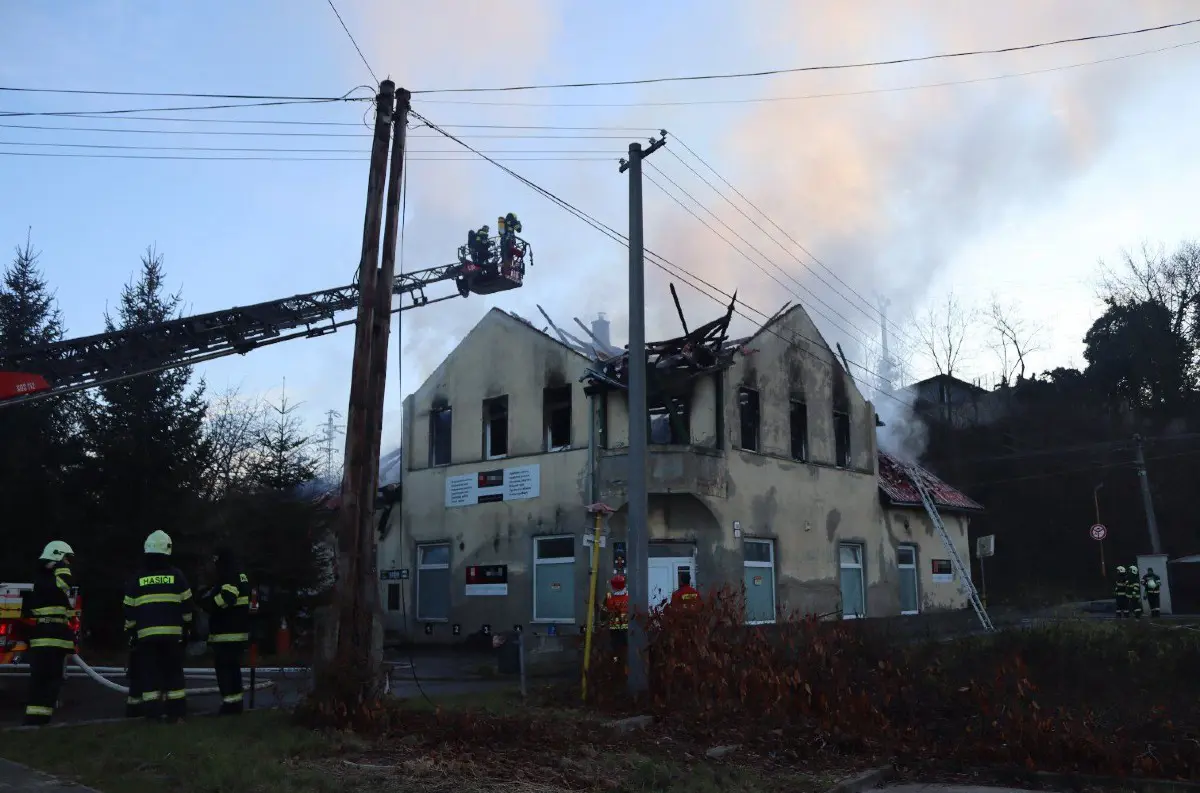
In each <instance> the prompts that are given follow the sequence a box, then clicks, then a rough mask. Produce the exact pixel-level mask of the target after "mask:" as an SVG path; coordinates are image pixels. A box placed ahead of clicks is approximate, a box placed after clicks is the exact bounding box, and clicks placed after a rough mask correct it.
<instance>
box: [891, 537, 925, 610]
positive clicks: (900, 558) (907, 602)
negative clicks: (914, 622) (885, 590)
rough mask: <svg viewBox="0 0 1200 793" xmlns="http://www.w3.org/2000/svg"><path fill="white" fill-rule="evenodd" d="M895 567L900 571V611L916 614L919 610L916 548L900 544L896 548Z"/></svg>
mask: <svg viewBox="0 0 1200 793" xmlns="http://www.w3.org/2000/svg"><path fill="white" fill-rule="evenodd" d="M896 567H897V569H898V570H899V573H900V613H901V614H916V613H918V612H919V611H920V610H921V607H920V602H921V601H920V591H919V590H918V589H917V549H916V548H914V547H913V546H911V545H901V546H900V547H899V548H897V549H896Z"/></svg>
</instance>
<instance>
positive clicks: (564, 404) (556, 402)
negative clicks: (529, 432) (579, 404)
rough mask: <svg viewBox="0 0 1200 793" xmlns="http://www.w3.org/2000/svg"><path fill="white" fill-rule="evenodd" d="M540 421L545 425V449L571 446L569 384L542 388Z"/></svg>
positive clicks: (558, 449)
mask: <svg viewBox="0 0 1200 793" xmlns="http://www.w3.org/2000/svg"><path fill="white" fill-rule="evenodd" d="M542 423H543V424H544V425H545V426H544V428H543V429H544V430H545V436H546V451H548V452H557V451H561V450H563V449H569V448H571V386H569V385H564V386H558V387H553V388H545V389H543V390H542Z"/></svg>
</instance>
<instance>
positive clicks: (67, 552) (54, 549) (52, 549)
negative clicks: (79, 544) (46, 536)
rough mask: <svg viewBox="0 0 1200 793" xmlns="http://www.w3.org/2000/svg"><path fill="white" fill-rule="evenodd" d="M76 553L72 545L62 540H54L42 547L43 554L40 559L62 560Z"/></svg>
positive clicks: (46, 560)
mask: <svg viewBox="0 0 1200 793" xmlns="http://www.w3.org/2000/svg"><path fill="white" fill-rule="evenodd" d="M74 555H75V551H73V550H71V546H70V545H67V544H66V543H65V542H63V541H62V540H54V541H53V542H48V543H46V547H45V548H43V549H42V555H41V556H39V557H38V559H39V560H40V561H43V562H61V561H62V560H63V559H65V558H66V557H68V556H74Z"/></svg>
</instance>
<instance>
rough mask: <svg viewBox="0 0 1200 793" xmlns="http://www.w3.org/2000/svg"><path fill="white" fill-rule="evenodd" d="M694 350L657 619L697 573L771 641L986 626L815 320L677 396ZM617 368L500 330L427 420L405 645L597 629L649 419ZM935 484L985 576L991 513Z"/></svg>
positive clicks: (458, 364)
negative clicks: (632, 414) (775, 631)
mask: <svg viewBox="0 0 1200 793" xmlns="http://www.w3.org/2000/svg"><path fill="white" fill-rule="evenodd" d="M681 341H682V342H683V343H682V344H681V346H680V350H681V352H680V354H679V355H670V356H668V355H667V354H666V353H664V354H663V356H662V357H661V358H659V359H658V360H659V361H660V363H659V364H657V365H655V366H652V369H653V371H652V373H651V394H652V398H651V404H650V415H649V416H648V417H647V420H648V422H649V430H650V446H649V459H648V462H647V484H648V490H649V510H650V511H649V526H648V529H649V536H650V554H649V555H650V560H649V571H648V584H649V588H650V592H651V599H652V601H658V600H661V599H664V598H667V597H669V596H670V594H671V592H672V591H673V590H674V589H675V588H677V586H678V582H679V580H680V576H681V573H682V572H683V571H685V570H686V571H687V572H688V573H689V574H690V576H691V578H692V580H693V582H694V583H695V584H696V585H697V586H698V587H699V588H700V589H701V590H702V591H703V590H706V589H711V588H715V587H720V586H725V585H730V586H742V585H744V586H745V592H746V600H747V615H746V616H747V621H748V622H754V623H764V622H771V621H774V620H775V619H777V616H778V615H779V614H781V613H785V612H788V611H793V610H794V611H800V612H804V613H815V614H820V615H824V616H830V617H838V616H840V617H843V618H857V617H863V616H866V617H874V616H891V615H899V614H917V613H920V612H922V611H935V610H945V609H957V608H962V607H964V606H965V596H964V595H963V594H962V592H961V591H960V588H959V584H960V583H961V582H959V581H958V577H957V573H956V572H955V571H954V570H953V567H952V566H951V565H950V561H949V553H948V552H947V550H946V547H945V544H944V543H943V541H942V539H941V537H940V535H939V534H938V533H937V532H935V531H934V529H933V526H932V524H931V523H930V521H929V518H928V516H927V515H926V514H925V512H924V510H923V508H922V507H921V503H920V499H919V497H918V496H916V492H917V491H916V490H915V488H912V486H911V482H909V481H908V480H907V479H906V478H905V477H907V476H908V475H909V473H908V470H907V469H905V468H904V467H903V466H902V465H901V464H900V463H899V462H898V461H896V460H894V459H892V458H890V457H888V456H887V455H883V456H881V455H880V453H879V451H878V449H877V448H876V443H875V431H876V430H875V427H876V416H875V410H874V408H873V406H872V405H871V403H870V402H868V401H867V400H866V399H864V398H863V396H862V395H861V394H860V393H859V391H858V389H857V387H856V385H855V382H854V380H853V379H852V378H851V377H850V376H849V375H848V374H847V373H846V372H845V371H844V370H843V368H842V366H841V365H840V364H839V363H838V361H837V359H836V358H835V356H834V355H833V353H832V352H831V350H830V349H829V347H828V345H827V344H825V342H824V341H823V340H822V339H821V336H820V334H819V332H818V331H817V329H816V327H815V326H814V325H813V324H812V322H811V320H810V319H809V318H808V316H807V314H806V313H805V312H804V311H803V309H801V308H799V307H796V308H793V309H792V310H790V311H788V312H787V313H785V314H783V315H781V316H779V317H777V318H775V319H773V320H772V322H770V323H768V325H766V326H764V327H763V328H760V329H759V331H758V332H757V333H756V334H755V335H754V336H752V337H750V338H749V339H745V340H741V341H739V342H736V343H729V342H725V341H724V337H723V336H722V337H721V339H720V340H718V342H717V344H718V346H720V348H721V350H723V352H722V353H721V355H720V356H719V357H720V359H721V361H720V363H719V364H715V365H713V366H710V367H709V368H707V369H703V368H700V369H691V370H688V371H686V372H684V371H683V370H682V369H680V370H679V371H681V372H683V374H681V375H678V376H676V377H675V378H674V380H673V381H672V382H673V385H672V386H671V387H670V388H669V389H667V388H665V387H664V389H656V388H655V387H654V384H655V382H658V380H656V378H657V377H659V375H660V374H661V373H662V372H663V371H665V370H666V369H667V368H670V367H671V366H675V365H676V363H673V361H677V360H678V361H684V359H690V360H694V359H695V358H696V357H697V356H696V354H695V353H696V349H697V348H696V345H693V344H690V342H687V341H686V340H681ZM713 349H716V347H714V348H713ZM680 365H681V366H682V364H680ZM599 368H600V367H598V366H597V362H596V361H594V360H593V359H591V358H589V357H587V356H585V355H582V354H580V353H579V352H578V351H576V349H574V348H572V347H570V346H567V345H566V344H563V343H561V342H560V341H558V340H556V339H554V338H553V337H551V336H549V335H547V334H545V333H542V332H540V331H538V330H537V329H535V328H534V327H533V326H531V325H530V324H529V323H527V322H525V321H524V320H521V319H519V318H516V317H514V316H512V315H510V314H507V313H505V312H503V311H500V310H498V309H493V310H492V311H491V312H489V313H488V314H487V315H486V316H485V317H484V318H483V319H482V320H481V321H480V322H479V324H478V325H477V326H476V327H475V328H474V329H473V330H472V331H471V332H470V333H469V334H468V335H467V337H466V338H465V339H464V340H463V341H462V343H461V344H460V345H459V346H458V347H457V348H456V349H455V350H454V351H453V352H452V353H451V354H450V356H448V357H447V358H446V360H445V361H443V363H442V364H441V365H440V366H439V367H438V368H437V369H436V370H435V371H434V372H433V374H432V375H430V377H429V378H428V379H427V380H426V382H425V383H424V384H423V385H422V386H421V387H420V388H419V389H418V390H417V391H416V392H415V393H414V394H413V395H412V396H410V397H409V398H408V399H407V400H406V402H405V426H404V438H403V443H402V448H403V454H404V497H403V500H402V503H401V504H400V505H398V507H397V508H395V509H393V510H392V511H391V513H390V515H389V517H388V520H387V522H386V524H385V525H382V526H381V527H380V534H381V539H380V544H379V559H378V566H379V569H380V576H381V581H380V586H381V602H382V603H383V604H384V607H385V612H384V615H385V627H386V629H387V630H388V631H389V632H391V633H393V634H395V633H399V634H402V635H403V636H404V637H405V638H408V639H411V640H413V641H416V642H431V643H443V642H452V641H456V640H461V639H463V638H466V637H467V636H468V635H471V634H478V633H496V632H500V631H510V630H514V629H520V630H524V631H526V632H527V633H529V634H534V635H537V636H539V637H542V638H541V641H542V643H543V644H545V643H547V642H550V643H553V640H552V637H568V636H577V635H578V633H579V632H580V631H581V630H582V627H583V625H584V624H585V620H586V611H587V604H588V594H589V591H588V590H589V582H590V575H589V568H590V560H591V547H590V545H589V544H588V540H587V539H585V537H589V535H590V534H591V530H592V524H591V517H590V516H589V514H588V512H587V511H586V507H587V505H589V504H592V503H594V502H597V501H600V502H603V503H605V504H607V505H608V506H610V507H611V508H613V509H614V510H616V511H615V512H614V513H613V514H612V515H611V517H610V518H609V519H608V520H607V521H606V525H605V527H604V533H603V540H602V547H601V550H600V554H599V557H600V570H599V586H600V590H599V592H598V593H597V594H598V597H597V600H599V599H600V598H602V597H603V595H604V589H603V588H604V587H605V586H606V582H607V579H608V578H609V576H610V575H611V574H612V572H613V567H614V554H616V555H621V554H622V553H623V550H624V544H625V542H626V519H625V515H626V508H625V490H626V480H625V471H626V470H627V461H628V454H627V452H628V436H629V414H628V410H627V403H626V398H625V392H624V390H623V389H622V388H621V387H620V386H621V384H620V382H619V378H618V380H616V381H614V380H613V379H612V378H610V377H606V376H604V375H603V373H600V374H598V373H597V371H598V369H599ZM617 369H619V366H618V367H617ZM919 475H922V476H925V477H927V482H928V483H929V484H930V486H931V487H933V488H934V493H935V495H936V499H937V501H938V502H939V505H940V506H941V507H942V514H943V519H944V522H945V525H946V528H947V531H948V535H949V536H950V537H951V538H952V539H953V543H954V546H955V548H956V549H957V551H958V554H959V556H960V558H961V559H962V560H963V561H964V563H967V562H968V560H969V556H968V542H967V529H968V523H969V519H970V515H971V514H972V513H973V512H975V511H978V510H979V505H977V504H975V503H974V502H971V501H970V500H969V499H967V498H966V497H965V496H962V495H961V494H958V493H957V492H956V491H954V490H953V489H951V488H949V487H948V486H946V485H944V484H943V483H941V482H938V481H937V480H936V479H934V478H932V477H931V476H928V475H927V474H924V473H921V474H919ZM881 477H883V478H881ZM906 488H907V489H906ZM968 566H969V564H968Z"/></svg>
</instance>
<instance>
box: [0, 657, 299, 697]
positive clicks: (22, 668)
mask: <svg viewBox="0 0 1200 793" xmlns="http://www.w3.org/2000/svg"><path fill="white" fill-rule="evenodd" d="M69 660H70V661H71V663H73V664H75V665H76V666H78V667H79V668H80V669H81V670H83V673H84V675H85V676H87V677H90V678H91V679H92V680H94V681H96V682H97V683H99V684H100V685H102V686H104V687H105V688H107V689H110V690H112V691H116V692H118V693H121V694H125V695H127V696H128V694H129V687H128V686H122V685H120V684H119V683H114V682H113V681H111V680H109V679H108V678H107V677H104V675H102V674H100V672H98V671H96V669H94V668H92V667H91V666H88V664H87V663H86V662H85V661H84V660H83V659H82V658H80V657H79V656H78V655H71V656H70V658H69ZM101 668H102V669H103V670H104V671H105V672H106V673H108V674H123V673H124V670H122V669H120V668H119V667H101ZM0 670H5V671H7V670H12V672H16V673H18V674H20V673H25V674H28V670H29V665H28V664H6V665H4V666H0ZM258 671H260V672H262V671H269V670H262V669H260V670H258ZM279 671H290V670H287V669H286V668H284V667H279ZM184 673H185V675H186V676H187V677H209V676H213V677H215V676H216V674H215V672H213V671H212V670H209V669H185V670H184ZM71 676H72V677H74V675H71ZM274 685H275V682H274V681H273V680H264V681H262V682H261V683H256V684H255V685H254V686H253V688H254V689H255V690H257V691H261V690H262V689H264V688H270V687H272V686H274ZM186 691H187V693H188V694H189V695H190V696H204V695H206V694H219V693H221V690H220V689H219V688H217V687H216V686H208V687H205V688H189V689H186Z"/></svg>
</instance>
